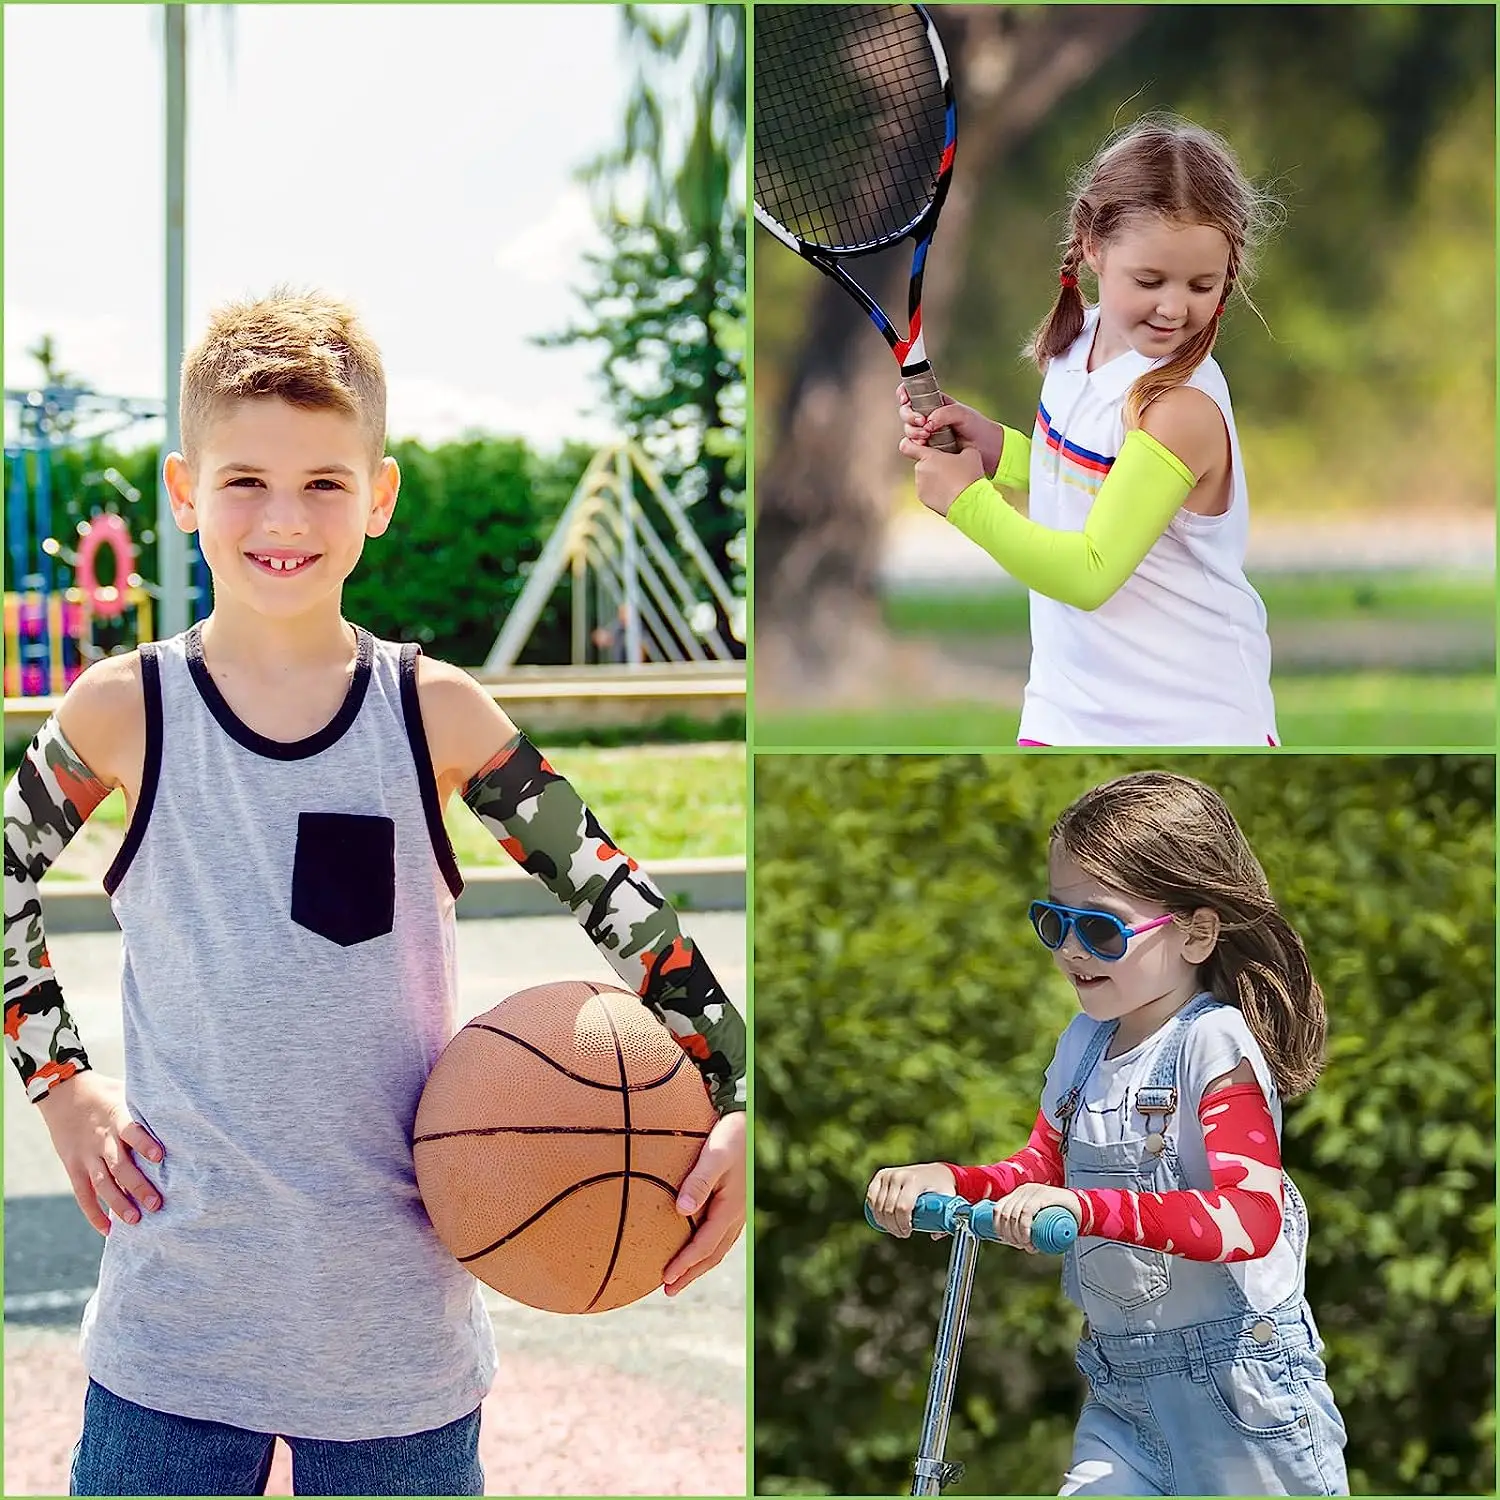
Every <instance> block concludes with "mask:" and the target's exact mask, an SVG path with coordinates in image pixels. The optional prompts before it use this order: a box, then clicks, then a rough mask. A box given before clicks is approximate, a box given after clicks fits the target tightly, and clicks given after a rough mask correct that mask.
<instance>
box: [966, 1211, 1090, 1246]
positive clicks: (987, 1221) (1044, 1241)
mask: <svg viewBox="0 0 1500 1500" xmlns="http://www.w3.org/2000/svg"><path fill="white" fill-rule="evenodd" d="M997 1206H998V1205H997V1204H995V1203H994V1202H992V1201H990V1200H988V1199H986V1200H985V1201H984V1202H982V1203H976V1204H975V1205H974V1209H973V1212H972V1213H971V1214H970V1215H969V1227H970V1228H971V1229H973V1231H974V1233H975V1234H977V1235H978V1236H979V1238H980V1239H982V1240H993V1239H994V1238H995V1209H996V1207H997ZM1077 1238H1078V1220H1077V1219H1075V1218H1074V1217H1073V1215H1072V1214H1070V1213H1069V1212H1068V1211H1067V1209H1065V1208H1060V1207H1058V1206H1057V1205H1056V1204H1053V1205H1052V1206H1051V1207H1049V1208H1044V1209H1043V1210H1042V1211H1041V1213H1039V1214H1038V1215H1037V1216H1036V1217H1035V1218H1034V1219H1033V1220H1032V1221H1031V1243H1032V1244H1033V1245H1035V1246H1036V1248H1037V1249H1038V1250H1040V1251H1041V1252H1042V1254H1043V1255H1061V1254H1062V1253H1063V1251H1064V1250H1066V1249H1067V1248H1068V1246H1069V1245H1071V1244H1072V1243H1073V1241H1074V1240H1076V1239H1077Z"/></svg>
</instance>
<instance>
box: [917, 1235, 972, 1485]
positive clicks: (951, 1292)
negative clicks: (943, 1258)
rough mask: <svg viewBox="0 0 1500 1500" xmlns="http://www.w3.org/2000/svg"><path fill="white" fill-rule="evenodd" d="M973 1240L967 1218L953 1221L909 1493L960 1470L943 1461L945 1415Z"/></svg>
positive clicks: (949, 1480)
mask: <svg viewBox="0 0 1500 1500" xmlns="http://www.w3.org/2000/svg"><path fill="white" fill-rule="evenodd" d="M978 1255H979V1241H978V1239H976V1238H975V1235H974V1231H973V1230H972V1229H970V1228H969V1221H968V1217H967V1216H964V1217H963V1218H960V1219H959V1220H958V1221H957V1222H956V1223H955V1224H954V1225H953V1250H952V1253H951V1254H950V1255H949V1257H948V1285H947V1288H946V1290H945V1291H944V1293H943V1311H942V1315H941V1317H940V1318H939V1319H938V1331H937V1343H936V1345H935V1346H934V1348H933V1351H932V1378H931V1379H930V1380H929V1381H928V1383H927V1409H926V1411H925V1412H923V1414H922V1439H921V1442H920V1444H919V1445H918V1447H917V1460H916V1463H915V1464H913V1465H912V1470H913V1478H912V1484H911V1492H912V1494H914V1495H941V1494H942V1492H943V1487H944V1485H947V1484H951V1483H952V1482H953V1481H954V1480H955V1479H957V1478H958V1477H959V1475H960V1474H962V1473H963V1465H962V1464H948V1463H944V1462H943V1449H944V1447H945V1446H946V1444H947V1442H948V1419H949V1417H950V1416H951V1415H952V1413H953V1392H954V1388H955V1386H956V1384H957V1381H958V1357H959V1355H960V1354H961V1353H962V1352H963V1344H964V1323H965V1321H966V1320H967V1318H968V1316H969V1293H970V1291H971V1290H972V1288H973V1286H974V1266H975V1263H976V1260H977V1258H978Z"/></svg>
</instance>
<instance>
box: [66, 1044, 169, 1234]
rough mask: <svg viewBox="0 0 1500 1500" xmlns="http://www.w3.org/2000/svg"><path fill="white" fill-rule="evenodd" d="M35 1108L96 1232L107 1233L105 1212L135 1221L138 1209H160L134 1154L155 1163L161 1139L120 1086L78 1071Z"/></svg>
mask: <svg viewBox="0 0 1500 1500" xmlns="http://www.w3.org/2000/svg"><path fill="white" fill-rule="evenodd" d="M36 1107H37V1108H38V1109H39V1110H40V1111H41V1115H42V1119H43V1120H44V1121H45V1122H46V1125H47V1129H48V1131H49V1132H50V1133H51V1136H52V1145H53V1147H54V1149H55V1150H56V1151H57V1154H58V1157H59V1158H60V1159H61V1161H62V1164H63V1166H64V1167H65V1168H66V1169H67V1173H68V1181H69V1182H70V1183H71V1184H72V1186H73V1196H74V1197H75V1198H77V1200H78V1206H79V1208H81V1209H82V1210H83V1216H84V1218H86V1219H87V1220H88V1221H89V1223H90V1224H92V1225H93V1226H94V1228H95V1229H97V1230H98V1231H99V1233H100V1234H108V1233H109V1227H110V1226H109V1216H110V1213H113V1214H114V1215H115V1217H116V1218H118V1219H123V1220H125V1221H126V1222H127V1223H129V1224H135V1223H137V1222H138V1221H139V1220H140V1217H141V1209H142V1208H144V1209H146V1210H147V1211H148V1212H151V1213H154V1212H155V1211H156V1210H157V1209H159V1208H160V1207H161V1194H160V1193H158V1192H157V1190H156V1187H155V1185H154V1184H153V1183H152V1182H151V1181H150V1180H149V1179H148V1178H147V1176H146V1174H145V1173H144V1172H142V1171H141V1169H140V1168H139V1167H138V1166H137V1165H136V1161H135V1153H136V1152H137V1151H139V1152H140V1153H141V1154H142V1155H143V1156H145V1157H146V1158H147V1159H148V1160H149V1161H160V1160H161V1159H162V1157H163V1156H164V1155H165V1154H166V1153H165V1152H164V1150H163V1149H162V1145H161V1142H160V1141H158V1140H157V1139H156V1137H155V1136H153V1135H152V1134H151V1132H150V1131H148V1130H147V1129H146V1127H145V1126H144V1125H142V1124H141V1123H140V1122H139V1121H137V1120H134V1119H132V1118H131V1116H130V1111H129V1110H128V1109H126V1107H125V1087H124V1085H123V1084H121V1083H117V1082H116V1081H115V1080H114V1079H112V1078H101V1077H100V1076H99V1075H98V1074H97V1073H95V1072H92V1071H89V1072H84V1073H78V1074H75V1075H74V1076H73V1077H72V1078H69V1079H67V1080H66V1081H64V1082H63V1083H59V1084H54V1085H53V1087H52V1089H51V1090H50V1091H49V1092H48V1094H47V1096H46V1097H45V1098H43V1099H40V1100H38V1102H37V1106H36ZM101 1202H102V1204H103V1206H102V1207H101V1206H100V1205H101ZM137 1204H139V1205H140V1206H139V1207H137ZM106 1210H108V1211H106Z"/></svg>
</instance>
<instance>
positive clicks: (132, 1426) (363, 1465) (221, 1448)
mask: <svg viewBox="0 0 1500 1500" xmlns="http://www.w3.org/2000/svg"><path fill="white" fill-rule="evenodd" d="M276 1438H277V1434H276V1433H272V1432H248V1431H246V1430H245V1429H244V1428H242V1427H230V1426H227V1425H226V1424H225V1423H223V1422H201V1421H199V1420H197V1419H196V1418H194V1417H174V1416H171V1415H169V1414H168V1413H166V1412H159V1411H152V1410H151V1409H150V1408H149V1407H145V1406H137V1405H136V1404H135V1403H134V1402H133V1401H126V1400H124V1399H123V1398H121V1397H119V1396H116V1395H115V1394H114V1393H113V1392H112V1391H107V1390H105V1388H104V1387H103V1386H102V1385H99V1384H98V1383H97V1382H95V1381H92V1380H91V1381H89V1389H88V1395H87V1396H85V1397H84V1403H83V1436H82V1437H81V1438H80V1439H79V1441H78V1446H77V1448H75V1449H74V1450H73V1477H72V1483H71V1485H70V1487H69V1493H70V1494H74V1495H263V1494H265V1492H266V1480H267V1479H268V1478H269V1476H270V1473H271V1452H272V1449H273V1447H274V1446H275V1442H276ZM285 1441H286V1444H287V1446H288V1447H289V1448H290V1449H291V1450H292V1489H293V1492H294V1493H295V1494H298V1495H482V1494H484V1470H483V1469H482V1468H481V1467H480V1465H479V1413H478V1411H477V1410H476V1411H472V1412H470V1413H469V1415H468V1416H466V1417H460V1418H459V1419H458V1421H456V1422H450V1423H448V1425H447V1426H446V1427H437V1428H434V1429H433V1430H432V1431H430V1432H415V1433H412V1434H411V1435H410V1436H408V1437H389V1438H368V1439H366V1440H364V1441H363V1442H354V1443H335V1442H330V1441H328V1440H326V1439H323V1438H302V1437H287V1438H286V1439H285Z"/></svg>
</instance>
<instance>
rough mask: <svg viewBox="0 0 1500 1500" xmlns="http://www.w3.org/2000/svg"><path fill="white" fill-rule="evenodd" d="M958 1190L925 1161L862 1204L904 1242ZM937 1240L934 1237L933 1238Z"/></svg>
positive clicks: (881, 1174)
mask: <svg viewBox="0 0 1500 1500" xmlns="http://www.w3.org/2000/svg"><path fill="white" fill-rule="evenodd" d="M945 456H946V457H951V455H945ZM957 1191H958V1184H957V1183H956V1182H954V1180H953V1172H952V1170H951V1168H949V1167H945V1166H944V1165H943V1163H942V1162H940V1161H924V1162H918V1163H917V1164H916V1165H915V1166H911V1167H882V1168H881V1169H880V1170H879V1171H878V1172H877V1173H876V1174H875V1175H874V1176H873V1177H872V1178H871V1179H870V1185H869V1187H868V1188H866V1189H865V1202H866V1203H867V1204H868V1205H869V1207H870V1212H871V1213H872V1214H874V1215H875V1222H876V1223H877V1224H878V1225H879V1226H880V1227H881V1228H882V1229H883V1230H885V1232H886V1233H887V1234H893V1235H895V1236H896V1238H897V1239H898V1240H904V1239H907V1238H909V1237H910V1235H911V1211H912V1209H913V1208H914V1207H915V1206H916V1202H917V1199H918V1198H920V1197H921V1196H922V1194H923V1193H943V1194H946V1195H947V1196H949V1197H952V1195H953V1194H954V1193H955V1192H957ZM939 1238H940V1236H939V1235H933V1239H939Z"/></svg>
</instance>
